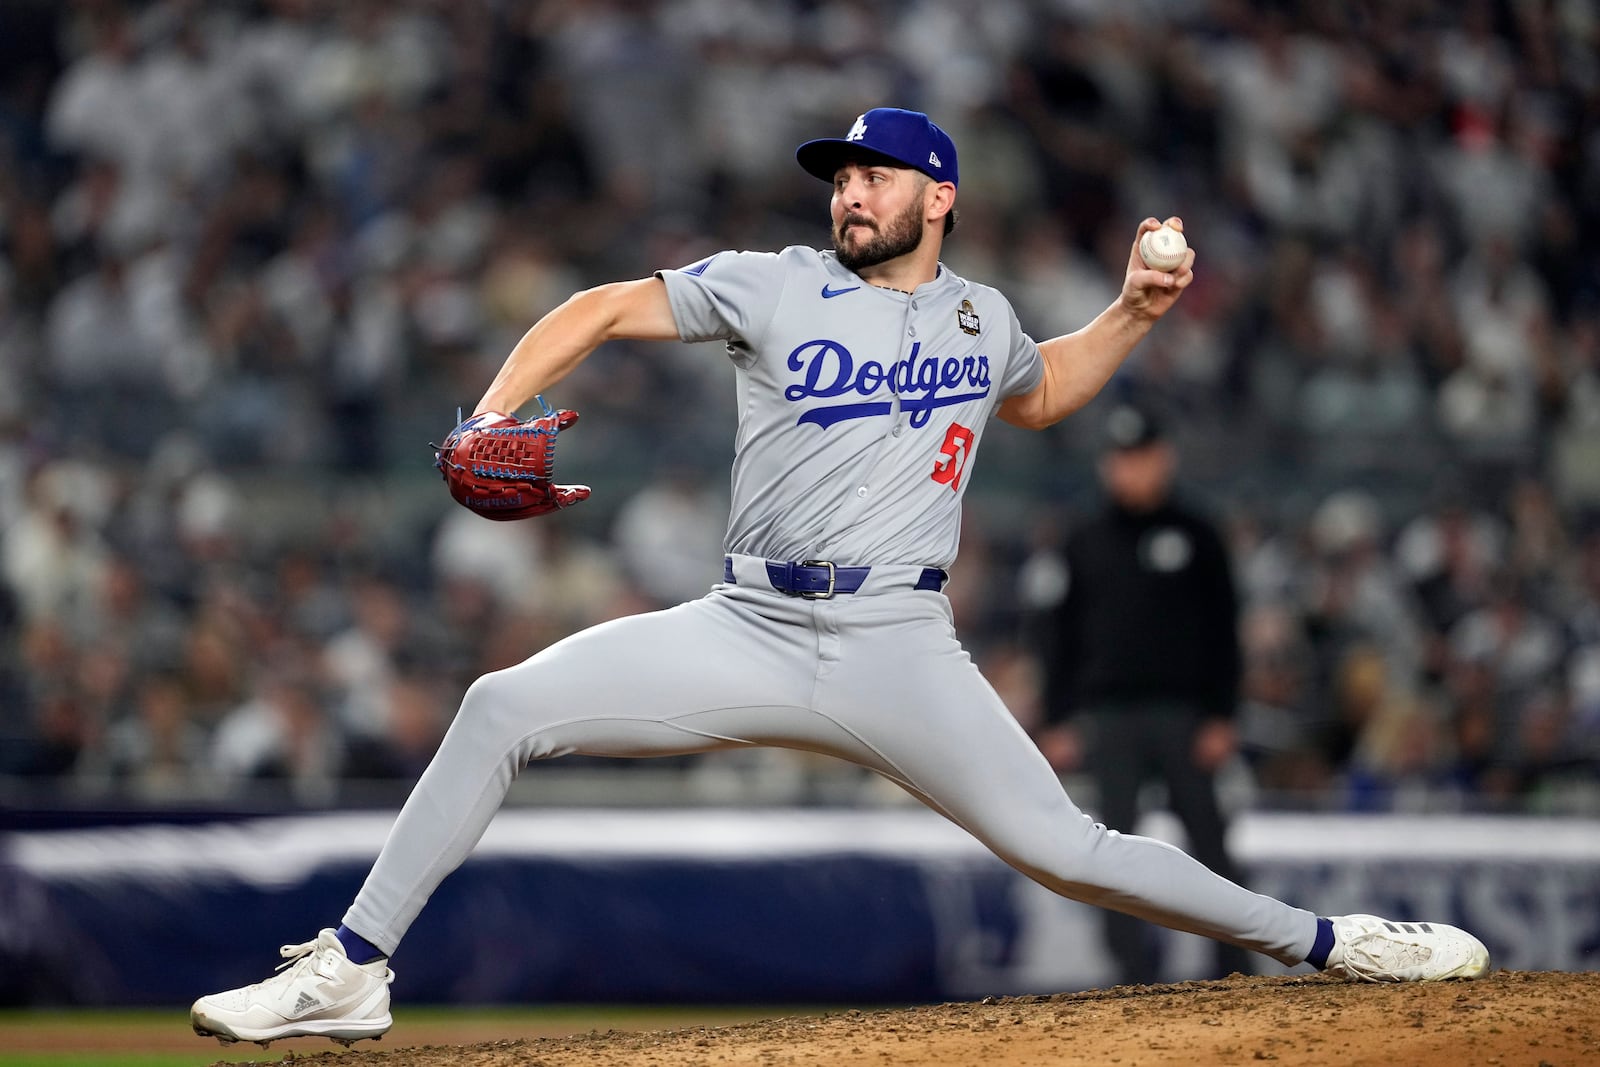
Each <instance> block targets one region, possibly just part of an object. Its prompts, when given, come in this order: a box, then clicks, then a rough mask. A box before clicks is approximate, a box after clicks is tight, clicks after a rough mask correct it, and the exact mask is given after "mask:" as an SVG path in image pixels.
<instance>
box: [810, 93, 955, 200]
mask: <svg viewBox="0 0 1600 1067" xmlns="http://www.w3.org/2000/svg"><path fill="white" fill-rule="evenodd" d="M873 157H879V158H880V159H882V160H884V161H886V162H889V163H892V164H894V165H895V166H900V167H910V168H911V169H912V170H920V171H921V172H922V173H924V174H926V175H927V176H928V177H930V178H932V179H933V180H934V181H936V182H949V183H950V184H951V185H959V184H960V182H959V181H958V179H957V175H956V145H955V142H954V141H952V140H950V135H949V134H947V133H945V132H944V131H943V130H941V129H940V128H939V127H937V126H935V125H934V124H933V120H932V119H930V118H928V116H926V115H924V114H923V113H922V112H920V111H905V110H902V109H901V108H897V107H875V108H873V109H872V110H871V111H868V112H867V113H866V114H864V115H862V116H860V117H859V118H857V119H856V123H855V125H854V126H851V127H850V132H849V133H847V134H845V135H844V136H843V137H824V138H822V139H820V140H816V141H807V142H806V143H805V144H803V145H801V146H800V147H799V148H797V149H795V152H794V158H795V159H796V160H798V161H799V163H800V166H801V167H803V168H804V169H805V171H806V173H807V174H810V175H812V176H814V177H817V178H821V179H822V180H823V181H825V182H827V183H829V184H830V185H831V184H832V183H833V176H834V175H835V174H837V173H838V171H839V167H840V165H841V164H843V163H845V162H846V161H847V160H851V159H871V158H873Z"/></svg>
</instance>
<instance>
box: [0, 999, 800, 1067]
mask: <svg viewBox="0 0 1600 1067" xmlns="http://www.w3.org/2000/svg"><path fill="white" fill-rule="evenodd" d="M827 1010H830V1009H826V1008H820V1007H806V1008H801V1007H792V1006H769V1007H760V1006H741V1007H714V1006H713V1007H698V1006H696V1007H682V1006H675V1005H673V1006H660V1005H649V1006H639V1007H632V1006H627V1005H595V1006H586V1005H565V1004H564V1005H558V1006H550V1007H537V1008H529V1007H519V1006H514V1005H513V1006H505V1007H486V1008H451V1007H405V1006H402V1007H397V1008H396V1009H395V1012H394V1015H395V1029H394V1030H393V1031H392V1032H391V1033H390V1034H389V1035H388V1036H387V1037H386V1038H385V1039H384V1040H383V1041H382V1042H381V1043H377V1044H374V1043H373V1042H370V1041H362V1042H360V1043H358V1044H357V1045H356V1046H355V1049H356V1050H358V1051H359V1050H375V1051H382V1050H384V1049H390V1048H404V1047H407V1046H410V1045H420V1044H441V1043H447V1044H462V1043H470V1042H476V1041H483V1040H490V1039H492V1038H495V1037H499V1038H504V1037H510V1036H530V1037H531V1036H536V1035H540V1034H552V1033H561V1034H575V1033H587V1032H588V1031H590V1030H600V1031H605V1030H671V1029H681V1028H684V1027H691V1026H726V1025H732V1024H734V1023H739V1022H746V1021H749V1020H752V1019H771V1018H778V1017H781V1016H793V1015H819V1014H822V1013H823V1012H824V1011H827ZM408 1034H409V1035H412V1036H410V1037H409V1038H408ZM340 1050H341V1046H339V1045H336V1044H334V1043H332V1042H330V1041H327V1040H324V1039H320V1038H315V1039H314V1038H299V1039H295V1040H292V1041H277V1042H273V1044H272V1047H271V1048H268V1049H263V1048H261V1047H260V1046H259V1045H255V1044H250V1043H240V1044H237V1045H230V1046H226V1047H225V1046H223V1045H220V1044H218V1043H217V1042H216V1041H215V1040H213V1039H211V1038H202V1037H198V1036H196V1035H195V1034H194V1033H193V1032H192V1031H191V1030H190V1029H189V1025H188V1013H187V1009H186V1008H183V1007H175V1008H167V1009H150V1010H138V1011H133V1010H117V1011H100V1010H88V1009H69V1010H42V1011H25V1010H16V1009H3V1010H0V1067H204V1065H206V1064H212V1063H216V1062H218V1061H226V1062H230V1063H241V1062H256V1063H276V1062H279V1061H281V1060H282V1059H283V1057H284V1056H285V1055H286V1054H287V1053H290V1052H294V1053H295V1054H297V1055H307V1054H310V1053H316V1052H337V1051H340Z"/></svg>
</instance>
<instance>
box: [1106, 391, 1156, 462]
mask: <svg viewBox="0 0 1600 1067" xmlns="http://www.w3.org/2000/svg"><path fill="white" fill-rule="evenodd" d="M1166 436H1167V435H1166V430H1165V428H1164V427H1163V426H1162V425H1161V420H1160V418H1158V417H1157V416H1156V414H1155V412H1153V411H1151V410H1150V408H1148V407H1146V406H1145V405H1142V404H1134V403H1121V404H1118V405H1117V406H1116V407H1114V408H1112V409H1111V411H1110V412H1109V413H1108V414H1107V415H1106V422H1105V451H1107V452H1131V451H1132V450H1134V449H1136V448H1144V447H1145V446H1146V445H1153V444H1155V443H1156V442H1157V441H1163V440H1165V439H1166Z"/></svg>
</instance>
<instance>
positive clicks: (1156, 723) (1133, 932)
mask: <svg viewBox="0 0 1600 1067" xmlns="http://www.w3.org/2000/svg"><path fill="white" fill-rule="evenodd" d="M1105 436H1106V441H1105V445H1104V448H1103V449H1102V451H1101V455H1100V461H1099V470H1100V480H1101V483H1102V485H1103V486H1104V488H1105V492H1106V502H1105V505H1104V507H1103V508H1102V509H1100V510H1099V512H1098V513H1097V514H1095V515H1093V516H1092V517H1090V518H1089V519H1088V520H1087V521H1086V522H1084V523H1083V524H1081V525H1079V526H1078V527H1077V528H1075V529H1073V530H1072V531H1071V532H1070V533H1069V535H1068V537H1067V541H1066V550H1065V555H1066V560H1065V562H1066V567H1067V586H1066V592H1065V595H1064V596H1063V598H1062V600H1061V602H1060V604H1059V605H1058V606H1057V607H1056V608H1055V610H1054V613H1053V617H1052V618H1051V619H1049V620H1048V621H1049V624H1048V625H1047V626H1045V627H1044V633H1045V634H1046V636H1045V637H1044V638H1043V644H1044V646H1045V647H1044V649H1043V662H1044V665H1045V680H1046V700H1045V708H1044V727H1043V729H1042V731H1041V733H1040V737H1039V743H1040V748H1041V749H1042V750H1043V751H1044V753H1045V755H1046V756H1048V757H1049V758H1050V761H1051V763H1052V764H1054V765H1055V767H1056V768H1057V769H1058V770H1063V771H1065V770H1074V769H1077V768H1079V767H1081V768H1082V769H1083V770H1084V771H1085V772H1086V773H1087V774H1088V775H1089V776H1090V778H1091V779H1092V780H1093V781H1094V782H1095V784H1096V786H1097V787H1098V790H1099V801H1100V816H1101V819H1102V820H1103V821H1104V822H1105V824H1106V826H1108V827H1110V828H1111V829H1113V830H1120V831H1123V832H1125V833H1131V832H1132V831H1133V828H1134V825H1135V823H1136V822H1137V820H1138V815H1139V793H1140V790H1141V788H1142V786H1143V785H1144V784H1145V783H1146V782H1150V781H1158V782H1162V783H1164V784H1165V785H1166V788H1167V797H1168V804H1169V806H1170V808H1171V810H1172V812H1173V813H1174V814H1175V815H1177V817H1178V818H1179V819H1180V820H1181V821H1182V822H1183V825H1184V828H1185V830H1186V831H1187V832H1188V835H1189V847H1188V851H1189V852H1190V854H1191V855H1193V856H1194V857H1195V858H1196V859H1198V860H1200V861H1201V862H1202V863H1204V864H1206V865H1207V866H1208V867H1210V868H1211V869H1212V870H1214V871H1216V872H1217V873H1219V874H1221V875H1223V876H1224V877H1227V878H1231V879H1233V880H1234V881H1238V880H1239V879H1238V877H1237V875H1236V873H1235V870H1234V867H1233V864H1232V862H1231V861H1230V859H1229V857H1228V854H1227V851H1226V849H1225V848H1224V844H1223V835H1224V831H1225V826H1224V824H1223V820H1222V814H1221V812H1220V810H1219V809H1218V807H1217V798H1216V790H1215V788H1214V784H1215V783H1214V777H1215V772H1216V771H1217V769H1218V768H1219V767H1220V766H1221V765H1222V764H1223V763H1225V762H1226V761H1227V760H1228V759H1229V757H1230V756H1232V754H1233V752H1234V750H1235V747H1236V740H1237V738H1236V734H1235V730H1234V712H1235V708H1236V704H1237V697H1238V686H1239V673H1240V654H1239V636H1238V599H1237V596H1236V593H1235V590H1234V584H1233V572H1232V568H1231V567H1230V565H1229V562H1228V552H1227V548H1226V546H1225V545H1224V542H1223V539H1222V537H1221V535H1220V534H1219V532H1218V531H1217V528H1216V527H1215V526H1214V525H1213V524H1212V523H1211V521H1210V520H1208V519H1207V518H1206V517H1204V516H1203V515H1202V514H1200V513H1199V512H1198V511H1196V510H1194V509H1192V508H1190V507H1188V506H1186V505H1185V504H1183V503H1180V502H1179V501H1177V500H1176V499H1174V494H1173V481H1174V477H1175V475H1176V472H1177V453H1176V450H1175V449H1174V447H1173V444H1172V442H1171V440H1170V439H1169V438H1168V437H1167V435H1166V434H1165V433H1164V432H1163V428H1162V426H1161V423H1160V422H1159V421H1158V418H1157V415H1156V413H1155V412H1154V411H1153V410H1151V409H1150V408H1148V407H1143V406H1136V405H1133V404H1122V405H1119V406H1118V407H1116V408H1114V409H1112V410H1111V411H1110V412H1109V414H1108V417H1107V419H1106V424H1105ZM1152 932H1153V931H1152V929H1151V928H1150V927H1149V926H1148V925H1147V924H1145V923H1143V922H1141V921H1140V920H1138V919H1134V918H1131V917H1129V916H1125V915H1121V914H1118V913H1115V912H1108V913H1107V915H1106V936H1107V942H1108V947H1109V948H1110V950H1111V953H1112V955H1113V956H1114V957H1115V959H1116V961H1117V963H1118V965H1119V966H1120V967H1121V970H1122V974H1121V981H1123V982H1125V983H1128V982H1132V983H1149V982H1154V981H1157V980H1158V973H1157V968H1158V961H1157V960H1156V958H1155V953H1154V951H1153V946H1152V943H1151V940H1150V935H1151V934H1152ZM1218 947H1219V951H1220V955H1219V958H1218V964H1219V969H1220V972H1221V973H1223V974H1227V973H1230V972H1231V971H1235V970H1237V971H1242V972H1244V973H1249V971H1250V962H1249V955H1248V953H1246V952H1245V951H1244V950H1243V949H1237V948H1232V947H1231V946H1222V945H1219V946H1218Z"/></svg>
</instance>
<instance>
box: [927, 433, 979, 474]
mask: <svg viewBox="0 0 1600 1067" xmlns="http://www.w3.org/2000/svg"><path fill="white" fill-rule="evenodd" d="M974 441H975V438H974V437H973V436H972V431H971V430H969V429H967V428H966V427H965V426H963V425H961V424H960V423H959V422H953V423H951V424H950V429H948V430H946V431H945V435H944V444H942V445H940V446H939V458H938V459H936V460H934V461H933V480H934V481H936V482H939V483H940V484H941V485H948V486H949V487H950V488H951V490H952V491H954V490H957V489H960V488H961V472H962V471H963V470H965V469H966V466H967V458H968V457H969V456H971V455H972V445H973V443H974Z"/></svg>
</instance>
